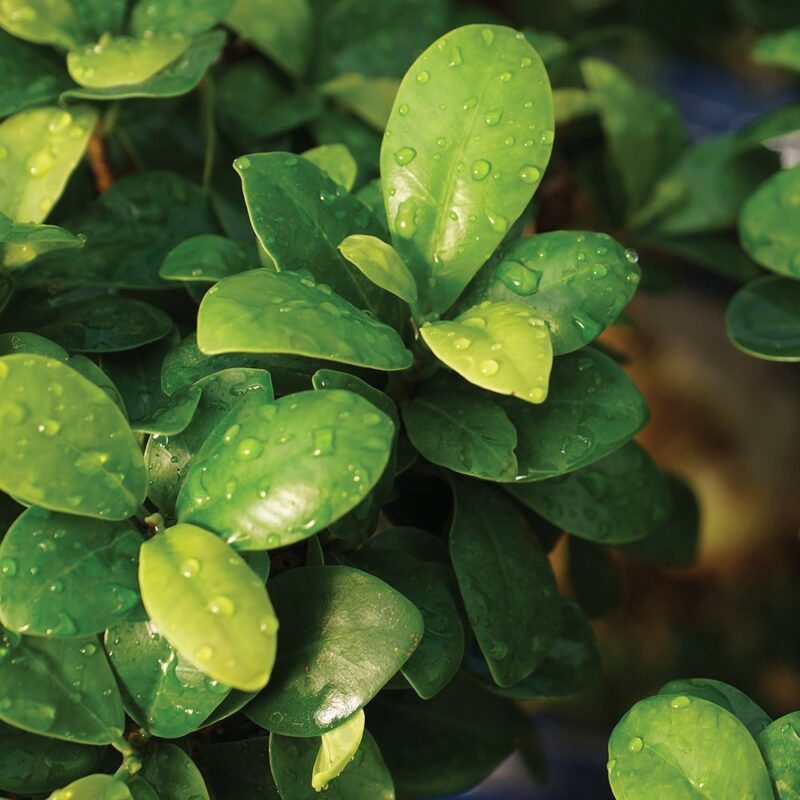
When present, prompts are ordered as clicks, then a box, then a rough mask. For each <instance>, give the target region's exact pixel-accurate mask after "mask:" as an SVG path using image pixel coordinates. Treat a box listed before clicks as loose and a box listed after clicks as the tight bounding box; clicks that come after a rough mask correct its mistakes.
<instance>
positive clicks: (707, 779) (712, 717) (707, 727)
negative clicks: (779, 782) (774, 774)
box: [608, 694, 773, 800]
mask: <svg viewBox="0 0 800 800" xmlns="http://www.w3.org/2000/svg"><path fill="white" fill-rule="evenodd" d="M608 754H609V758H610V761H609V762H608V775H609V780H610V782H611V789H612V791H613V792H614V795H615V796H616V797H618V798H623V797H624V798H630V800H639V798H641V800H645V798H648V800H649V798H651V797H664V798H672V797H674V798H681V799H683V798H687V800H690V799H691V798H712V797H713V798H714V800H741V798H742V797H751V798H753V800H771V798H772V797H773V794H772V787H771V786H770V782H769V777H768V776H767V770H766V767H765V766H764V762H763V761H762V760H761V754H760V753H759V751H758V745H756V743H755V740H754V739H753V738H752V737H751V736H750V734H749V733H748V732H747V729H746V728H745V727H744V725H742V723H741V722H739V720H737V719H736V717H734V716H733V715H732V714H730V713H729V712H728V711H726V710H725V709H724V708H721V707H720V706H718V705H716V704H714V703H709V702H708V701H706V700H701V699H698V698H696V697H693V698H690V697H687V696H686V695H681V694H673V695H658V696H657V697H650V698H648V699H647V700H642V701H641V702H639V703H637V704H636V705H635V706H634V707H633V708H632V709H631V710H630V711H629V712H628V713H627V714H626V715H625V716H624V717H623V718H622V719H621V720H620V722H619V723H618V724H617V726H616V728H614V731H613V732H612V734H611V739H610V741H609V744H608ZM701 784H702V787H701Z"/></svg>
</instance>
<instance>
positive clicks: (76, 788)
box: [50, 775, 131, 800]
mask: <svg viewBox="0 0 800 800" xmlns="http://www.w3.org/2000/svg"><path fill="white" fill-rule="evenodd" d="M50 800H131V793H130V790H129V789H128V787H127V786H126V785H125V783H124V782H123V781H121V780H117V779H116V778H113V777H112V776H111V775H87V776H86V777H85V778H81V779H80V780H77V781H75V782H74V783H71V784H70V785H69V786H65V787H64V788H63V789H59V790H58V791H57V792H53V794H51V795H50Z"/></svg>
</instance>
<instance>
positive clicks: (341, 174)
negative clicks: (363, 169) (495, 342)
mask: <svg viewBox="0 0 800 800" xmlns="http://www.w3.org/2000/svg"><path fill="white" fill-rule="evenodd" d="M302 156H303V158H305V159H307V160H308V161H310V162H311V163H312V164H316V165H317V166H318V167H319V168H320V169H321V170H322V171H323V172H324V173H325V174H326V175H327V176H328V177H329V178H330V179H331V180H332V181H333V182H334V183H338V184H339V186H344V188H345V189H347V191H348V192H349V191H350V190H351V189H352V188H353V184H355V182H356V174H357V173H358V165H357V164H356V161H355V159H354V158H353V156H352V155H351V153H350V151H349V150H348V149H347V148H346V147H345V146H344V145H343V144H322V145H320V146H319V147H312V148H311V149H310V150H306V151H305V152H304V153H303V154H302Z"/></svg>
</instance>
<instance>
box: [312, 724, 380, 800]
mask: <svg viewBox="0 0 800 800" xmlns="http://www.w3.org/2000/svg"><path fill="white" fill-rule="evenodd" d="M363 737H364V711H363V709H359V710H358V711H356V713H355V714H353V716H352V717H350V718H349V719H348V720H346V721H345V722H343V723H342V724H341V725H339V727H338V728H334V729H333V730H330V731H327V732H326V733H323V734H322V736H321V737H320V743H319V751H318V752H317V757H316V759H315V760H314V767H313V769H312V772H311V787H312V788H313V789H314V790H315V791H317V792H321V791H322V790H323V789H327V788H328V784H329V783H330V782H331V781H332V780H333V779H334V778H338V777H339V776H340V775H341V774H342V771H343V770H344V769H345V767H347V765H348V764H349V763H350V762H351V761H352V760H353V758H354V757H355V755H356V751H357V750H358V749H359V745H360V744H361V740H362V738H363ZM304 788H306V787H304ZM370 797H374V795H370Z"/></svg>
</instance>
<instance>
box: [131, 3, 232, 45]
mask: <svg viewBox="0 0 800 800" xmlns="http://www.w3.org/2000/svg"><path fill="white" fill-rule="evenodd" d="M232 5H233V0H159V2H157V3H156V2H153V0H139V1H138V2H137V3H136V5H135V6H134V7H133V12H132V13H131V32H132V33H133V34H134V35H135V36H144V35H146V34H148V33H185V34H187V35H188V36H194V35H195V34H198V33H203V31H207V30H208V29H209V28H213V27H214V25H216V24H217V23H218V22H219V21H220V20H221V19H222V18H223V17H224V16H225V15H226V14H227V13H228V11H229V10H230V7H231V6H232Z"/></svg>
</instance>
